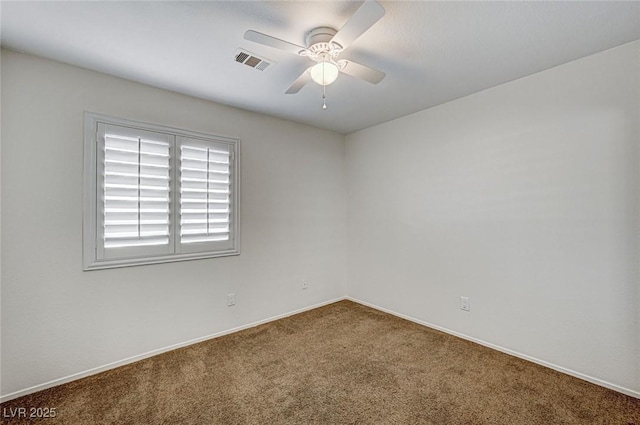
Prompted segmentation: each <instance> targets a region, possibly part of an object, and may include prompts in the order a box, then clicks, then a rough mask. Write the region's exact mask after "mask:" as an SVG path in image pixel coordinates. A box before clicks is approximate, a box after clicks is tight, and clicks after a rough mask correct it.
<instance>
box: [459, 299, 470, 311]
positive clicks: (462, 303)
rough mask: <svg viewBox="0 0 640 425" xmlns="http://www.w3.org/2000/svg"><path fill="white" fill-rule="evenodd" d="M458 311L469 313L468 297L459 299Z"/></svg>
mask: <svg viewBox="0 0 640 425" xmlns="http://www.w3.org/2000/svg"><path fill="white" fill-rule="evenodd" d="M460 310H464V311H471V302H470V301H469V297H460Z"/></svg>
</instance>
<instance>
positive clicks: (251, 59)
mask: <svg viewBox="0 0 640 425" xmlns="http://www.w3.org/2000/svg"><path fill="white" fill-rule="evenodd" d="M233 58H234V60H235V61H236V62H238V63H241V64H244V65H247V66H250V67H251V68H254V69H257V70H259V71H264V70H265V69H267V68H268V67H269V66H270V65H271V64H273V61H271V60H268V59H265V58H261V57H259V56H256V55H254V54H253V53H251V52H248V51H246V50H243V49H238V50H236V52H235V54H234V56H233Z"/></svg>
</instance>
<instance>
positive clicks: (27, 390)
mask: <svg viewBox="0 0 640 425" xmlns="http://www.w3.org/2000/svg"><path fill="white" fill-rule="evenodd" d="M345 299H346V300H349V301H353V302H355V303H358V304H362V305H365V306H367V307H371V308H373V309H376V310H380V311H383V312H385V313H388V314H391V315H393V316H396V317H400V318H402V319H405V320H409V321H410V322H414V323H417V324H419V325H422V326H426V327H428V328H432V329H436V330H438V331H441V332H444V333H447V334H449V335H453V336H457V337H459V338H462V339H466V340H468V341H471V342H475V343H476V344H480V345H483V346H485V347H489V348H491V349H494V350H497V351H500V352H503V353H506V354H509V355H512V356H515V357H519V358H521V359H524V360H527V361H530V362H533V363H536V364H539V365H542V366H545V367H548V368H550V369H553V370H557V371H558V372H562V373H564V374H566V375H570V376H573V377H575V378H578V379H582V380H584V381H587V382H591V383H592V384H596V385H599V386H601V387H605V388H609V389H611V390H613V391H617V392H619V393H622V394H626V395H629V396H631V397H635V398H638V399H640V392H638V391H634V390H631V389H628V388H625V387H621V386H619V385H616V384H612V383H610V382H607V381H603V380H601V379H598V378H594V377H591V376H589V375H585V374H583V373H580V372H576V371H574V370H571V369H568V368H565V367H562V366H558V365H556V364H553V363H549V362H547V361H544V360H540V359H537V358H535V357H532V356H528V355H526V354H522V353H519V352H517V351H513V350H510V349H508V348H504V347H501V346H499V345H495V344H492V343H490V342H486V341H483V340H481V339H478V338H474V337H470V336H468V335H465V334H462V333H460V332H456V331H452V330H450V329H447V328H443V327H442V326H438V325H434V324H432V323H429V322H425V321H424V320H420V319H416V318H414V317H411V316H407V315H405V314H401V313H397V312H395V311H392V310H389V309H386V308H384V307H380V306H378V305H375V304H371V303H368V302H366V301H362V300H359V299H357V298H353V297H349V296H344V297H339V298H335V299H332V300H329V301H325V302H322V303H319V304H314V305H311V306H308V307H303V308H300V309H297V310H293V311H290V312H288V313H283V314H279V315H276V316H272V317H269V318H267V319H263V320H259V321H257V322H252V323H248V324H246V325H242V326H238V327H235V328H232V329H228V330H225V331H221V332H217V333H214V334H211V335H206V336H203V337H200V338H195V339H191V340H189V341H185V342H181V343H178V344H173V345H170V346H167V347H164V348H159V349H157V350H152V351H148V352H146V353H143V354H139V355H136V356H132V357H128V358H126V359H122V360H119V361H116V362H112V363H109V364H106V365H103V366H99V367H95V368H92V369H89V370H86V371H84V372H78V373H74V374H72V375H69V376H65V377H63V378H58V379H54V380H52V381H49V382H45V383H43V384H39V385H34V386H32V387H29V388H25V389H23V390H19V391H15V392H13V393H10V394H6V395H3V396H0V403H3V402H5V401H9V400H13V399H15V398H18V397H22V396H25V395H29V394H32V393H35V392H38V391H42V390H46V389H48V388H51V387H55V386H58V385H62V384H66V383H68V382H71V381H75V380H78V379H82V378H85V377H87V376H91V375H95V374H97V373H100V372H105V371H107V370H110V369H115V368H117V367H120V366H124V365H127V364H130V363H134V362H137V361H140V360H143V359H146V358H149V357H153V356H156V355H158V354H162V353H165V352H167V351H171V350H175V349H177V348H182V347H186V346H188V345H192V344H197V343H199V342H203V341H207V340H210V339H214V338H218V337H221V336H224V335H229V334H232V333H235V332H239V331H242V330H244V329H249V328H253V327H255V326H259V325H262V324H265V323H269V322H273V321H275V320H279V319H283V318H285V317H289V316H293V315H294V314H298V313H302V312H305V311H309V310H313V309H315V308H318V307H322V306H325V305H328V304H333V303H335V302H338V301H342V300H345Z"/></svg>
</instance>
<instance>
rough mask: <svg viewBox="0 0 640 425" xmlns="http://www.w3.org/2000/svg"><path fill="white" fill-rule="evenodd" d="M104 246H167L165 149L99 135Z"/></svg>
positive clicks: (147, 142)
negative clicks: (102, 162) (102, 150)
mask: <svg viewBox="0 0 640 425" xmlns="http://www.w3.org/2000/svg"><path fill="white" fill-rule="evenodd" d="M104 142H105V143H104V180H103V182H104V183H103V189H104V193H103V195H104V210H103V211H104V248H105V249H109V248H123V247H136V246H151V245H168V244H169V220H170V211H171V209H170V193H169V192H170V190H169V188H170V175H169V172H170V162H169V160H170V158H169V153H170V151H169V149H170V145H169V144H168V143H166V142H162V141H155V140H146V139H143V138H139V137H128V136H123V135H118V134H105V136H104Z"/></svg>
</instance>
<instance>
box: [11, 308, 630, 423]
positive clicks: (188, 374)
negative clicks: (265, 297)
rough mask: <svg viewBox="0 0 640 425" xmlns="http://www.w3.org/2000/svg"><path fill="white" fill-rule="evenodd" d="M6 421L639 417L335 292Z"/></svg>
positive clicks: (606, 395) (583, 389)
mask: <svg viewBox="0 0 640 425" xmlns="http://www.w3.org/2000/svg"><path fill="white" fill-rule="evenodd" d="M17 407H27V408H29V407H55V408H56V409H57V417H56V418H54V419H42V420H35V421H22V422H21V421H20V420H11V419H8V418H4V421H5V422H6V423H8V424H14V423H46V424H74V425H84V424H88V425H93V424H132V425H133V424H135V425H144V424H198V425H203V424H260V425H262V424H268V425H273V424H411V425H413V424H443V425H444V424H446V425H453V424H509V425H512V424H523V425H524V424H540V425H551V424H553V425H556V424H607V425H618V424H619V425H629V424H634V425H640V400H638V399H634V398H632V397H628V396H625V395H623V394H619V393H616V392H614V391H610V390H607V389H604V388H601V387H598V386H596V385H593V384H590V383H587V382H584V381H581V380H578V379H575V378H572V377H569V376H567V375H563V374H561V373H558V372H555V371H553V370H550V369H547V368H544V367H542V366H538V365H536V364H533V363H529V362H526V361H524V360H520V359H518V358H515V357H511V356H509V355H506V354H503V353H500V352H497V351H494V350H491V349H489V348H485V347H482V346H480V345H477V344H474V343H471V342H468V341H465V340H462V339H459V338H456V337H453V336H449V335H447V334H444V333H441V332H438V331H434V330H431V329H428V328H425V327H422V326H419V325H417V324H414V323H411V322H408V321H405V320H402V319H399V318H396V317H393V316H391V315H388V314H385V313H382V312H379V311H376V310H373V309H370V308H367V307H364V306H362V305H359V304H355V303H352V302H349V301H341V302H338V303H335V304H331V305H329V306H325V307H322V308H318V309H315V310H312V311H309V312H305V313H302V314H299V315H296V316H292V317H289V318H286V319H282V320H278V321H276V322H272V323H269V324H266V325H262V326H258V327H256V328H252V329H248V330H245V331H242V332H238V333H236V334H232V335H228V336H224V337H221V338H217V339H214V340H210V341H206V342H203V343H200V344H196V345H192V346H189V347H186V348H182V349H178V350H175V351H172V352H168V353H165V354H161V355H158V356H155V357H152V358H150V359H147V360H143V361H140V362H137V363H134V364H131V365H127V366H123V367H120V368H118V369H115V370H111V371H108V372H104V373H101V374H98V375H94V376H91V377H88V378H85V379H82V380H79V381H75V382H72V383H69V384H65V385H62V386H59V387H56V388H51V389H49V390H45V391H41V392H39V393H36V394H32V395H29V396H26V397H22V398H19V399H16V400H12V401H10V402H7V403H4V404H2V411H3V412H5V413H6V412H10V410H9V409H15V408H17Z"/></svg>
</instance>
